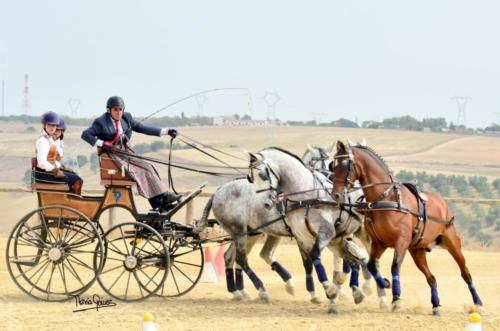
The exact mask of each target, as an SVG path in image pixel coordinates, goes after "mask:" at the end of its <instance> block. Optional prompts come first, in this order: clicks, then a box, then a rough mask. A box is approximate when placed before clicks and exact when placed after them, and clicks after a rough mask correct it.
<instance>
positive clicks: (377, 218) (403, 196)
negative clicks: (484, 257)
mask: <svg viewBox="0 0 500 331" xmlns="http://www.w3.org/2000/svg"><path fill="white" fill-rule="evenodd" d="M336 147H337V148H336V149H337V151H336V154H335V156H334V161H333V162H332V163H331V164H330V166H329V167H330V170H331V171H333V172H334V184H333V189H332V193H333V194H334V197H335V198H336V199H337V201H340V200H341V199H344V197H345V195H346V193H348V192H349V191H350V190H351V189H352V186H353V183H354V182H355V181H356V180H359V182H360V183H361V187H362V190H363V193H364V196H365V198H366V203H358V204H357V205H356V207H358V209H359V210H360V211H362V212H364V213H365V227H366V230H367V232H368V233H369V235H370V237H371V238H372V246H371V251H370V259H369V262H368V269H369V270H370V272H371V273H372V275H373V276H374V278H375V281H376V283H377V287H378V290H379V295H380V293H383V295H385V290H384V289H385V288H389V287H390V282H389V281H388V280H387V279H385V278H383V277H382V276H381V274H380V272H379V271H378V260H379V258H380V257H381V256H382V254H383V253H384V251H385V250H386V249H387V248H394V258H393V261H392V265H391V273H392V298H393V301H392V308H393V310H396V309H398V308H399V307H400V297H401V286H400V279H399V271H400V268H401V263H402V262H403V259H404V257H405V253H406V251H407V250H408V251H409V252H410V255H411V257H412V258H413V261H414V262H415V264H416V266H417V268H418V269H419V270H420V271H421V272H422V273H423V274H424V275H425V278H426V279H427V283H428V284H429V286H430V288H431V303H432V311H433V314H434V315H440V314H441V309H440V303H439V296H438V290H437V282H436V278H435V277H434V275H433V274H432V273H431V271H430V269H429V266H428V265H427V259H426V254H427V252H428V251H430V250H431V248H432V247H433V246H434V245H439V246H441V247H443V248H445V249H446V250H448V252H449V253H450V254H451V256H452V257H453V259H455V261H456V263H457V264H458V266H459V268H460V271H461V275H462V278H463V279H464V281H465V282H466V284H467V286H468V288H469V291H470V293H471V295H472V300H473V302H474V305H475V309H476V310H478V311H479V312H482V301H481V299H480V298H479V295H478V293H477V290H476V288H475V286H474V284H473V282H472V277H471V274H470V272H469V269H468V268H467V266H466V265H465V257H464V255H463V253H462V250H461V239H460V235H459V233H458V230H457V228H456V227H455V224H454V215H453V212H452V211H451V209H450V207H449V205H448V204H447V202H446V201H445V200H444V199H443V198H442V197H441V196H440V195H439V194H437V193H435V192H425V193H424V192H419V191H418V190H417V189H415V186H414V185H413V186H412V185H409V183H400V182H397V181H395V179H394V177H393V175H392V173H391V171H390V170H389V167H388V166H387V164H386V163H385V161H384V160H383V159H382V158H381V157H380V156H379V155H378V154H377V153H376V152H375V151H374V150H373V149H371V148H369V147H367V146H362V145H356V146H353V145H352V144H351V143H350V142H349V143H348V144H347V146H346V145H344V143H342V142H341V141H338V142H337V146H336Z"/></svg>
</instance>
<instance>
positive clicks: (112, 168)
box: [99, 153, 136, 186]
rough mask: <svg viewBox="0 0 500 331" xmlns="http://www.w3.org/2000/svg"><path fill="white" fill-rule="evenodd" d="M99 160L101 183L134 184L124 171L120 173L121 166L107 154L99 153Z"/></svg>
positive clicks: (115, 184)
mask: <svg viewBox="0 0 500 331" xmlns="http://www.w3.org/2000/svg"><path fill="white" fill-rule="evenodd" d="M99 162H100V165H101V170H100V172H101V184H102V185H113V186H133V185H135V184H136V183H135V181H134V180H133V179H132V178H131V177H130V175H129V174H128V173H127V172H126V171H125V173H123V174H122V169H121V167H120V166H119V165H118V164H117V162H116V161H114V160H113V159H111V157H110V156H109V154H107V153H101V154H100V158H99Z"/></svg>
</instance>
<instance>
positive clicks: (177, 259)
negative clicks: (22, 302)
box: [7, 153, 204, 301]
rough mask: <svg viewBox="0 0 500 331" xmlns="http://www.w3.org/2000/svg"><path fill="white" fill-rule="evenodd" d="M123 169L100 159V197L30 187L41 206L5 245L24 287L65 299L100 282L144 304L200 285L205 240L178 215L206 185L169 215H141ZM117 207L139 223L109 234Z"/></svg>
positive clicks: (55, 186) (51, 186) (58, 186)
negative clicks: (108, 218) (110, 213)
mask: <svg viewBox="0 0 500 331" xmlns="http://www.w3.org/2000/svg"><path fill="white" fill-rule="evenodd" d="M32 169H33V172H34V171H35V167H34V165H33V166H32ZM124 170H125V169H123V168H120V167H119V166H118V165H117V164H116V163H115V161H113V160H112V159H111V158H110V157H109V155H107V154H106V153H103V154H101V156H100V174H101V184H102V185H104V187H105V191H104V195H102V196H83V195H76V194H73V193H70V192H69V187H68V185H67V184H65V183H40V182H34V181H33V182H32V189H33V191H34V192H36V193H37V197H38V208H37V209H35V210H33V211H31V212H30V213H28V214H27V215H26V216H24V217H23V218H22V219H21V220H20V221H19V222H18V223H17V224H16V226H15V227H14V229H13V230H12V232H11V234H10V236H9V239H8V243H7V268H8V270H9V273H10V275H11V277H12V279H13V280H14V282H15V283H16V284H17V286H18V287H19V288H20V289H21V290H23V291H24V292H25V293H27V294H28V295H30V296H32V297H34V298H37V299H40V300H45V301H64V300H68V299H70V298H72V297H75V296H79V295H81V294H83V293H84V292H85V291H86V290H87V289H89V288H90V287H91V286H92V285H93V283H94V282H95V281H96V280H97V281H98V283H99V284H100V286H101V287H102V289H103V290H104V291H105V292H106V293H107V294H108V295H110V296H111V297H113V298H116V299H119V300H124V301H138V300H143V299H145V298H147V297H149V296H151V295H159V296H163V297H173V296H180V295H183V294H185V293H187V292H189V291H190V290H191V289H192V288H193V287H194V286H195V285H196V283H197V282H198V281H199V279H200V276H201V273H202V270H203V263H204V258H203V249H202V246H201V243H202V242H201V240H200V237H199V236H198V234H196V233H194V232H193V231H192V228H191V227H190V226H186V225H184V224H182V223H181V222H175V221H174V220H173V217H174V215H176V213H177V212H178V211H179V210H180V209H181V208H183V207H184V206H185V205H186V204H187V203H188V202H190V201H191V200H192V199H193V198H195V197H196V196H197V195H198V194H200V193H201V190H202V188H203V186H204V185H202V186H200V187H198V188H197V189H195V190H193V191H192V192H191V193H189V194H188V195H186V196H185V197H184V199H183V200H182V201H181V202H179V203H178V204H177V205H175V207H174V208H173V209H171V210H170V211H168V212H166V213H160V212H158V211H148V212H146V213H141V212H139V211H138V210H137V207H136V205H135V203H134V198H133V193H132V187H133V186H134V185H135V182H134V181H133V180H132V179H131V178H130V177H129V176H128V175H127V174H126V172H125V171H124ZM117 207H118V208H123V209H126V210H128V211H129V212H130V213H131V214H132V216H133V218H134V219H135V220H134V221H127V222H121V223H118V224H116V225H114V226H112V227H110V228H109V229H108V230H107V231H104V230H103V227H102V226H101V222H100V221H101V220H100V219H101V216H102V215H103V212H104V211H106V210H108V209H110V208H117Z"/></svg>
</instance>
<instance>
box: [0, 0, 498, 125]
mask: <svg viewBox="0 0 500 331" xmlns="http://www.w3.org/2000/svg"><path fill="white" fill-rule="evenodd" d="M499 17H500V1H481V0H478V1H459V0H449V1H440V0H426V1H422V0H420V1H411V2H410V1H401V0H397V1H396V0H395V1H373V0H362V1H354V0H353V1H332V0H330V1H305V0H304V1H273V0H262V1H261V0H252V1H234V0H232V1H230V0H228V1H210V0H203V1H123V0H121V1H102V0H101V1H94V0H86V1H68V0H65V1H50V0H44V1H22V0H16V1H7V0H0V80H4V81H5V112H6V114H20V113H21V112H22V107H21V105H22V96H23V94H22V92H23V80H24V74H25V73H28V74H29V79H30V88H31V90H30V101H31V110H30V113H31V114H41V113H42V112H44V111H46V110H55V111H58V112H61V113H63V114H70V107H69V106H68V100H69V99H70V98H78V99H80V100H81V105H80V107H79V109H78V114H79V115H80V116H96V115H99V114H101V113H102V112H103V111H104V105H105V102H106V99H107V97H108V96H110V95H113V94H118V95H121V96H122V97H123V98H124V99H125V102H126V106H127V110H129V111H131V112H132V113H133V114H135V115H148V114H150V113H151V112H153V111H154V110H156V109H158V108H160V107H162V106H164V105H166V104H168V103H170V102H173V101H175V100H177V99H180V98H182V97H184V96H186V95H189V94H191V93H194V92H197V91H200V90H205V89H210V88H216V87H246V88H248V89H249V90H250V91H251V95H252V104H253V110H252V113H251V115H252V116H253V117H254V118H265V116H266V105H265V103H264V101H263V99H262V96H263V95H264V92H265V91H266V90H270V91H274V90H276V91H277V93H278V94H279V95H280V96H281V98H282V100H281V101H280V102H279V103H278V104H277V105H276V115H277V117H279V118H281V119H300V120H310V119H312V118H313V115H312V113H326V114H327V115H326V116H324V118H323V120H324V121H332V120H335V119H338V118H340V117H345V118H348V119H351V120H354V119H356V118H357V119H358V120H359V122H360V123H361V121H364V120H381V119H383V118H387V117H392V116H401V115H406V114H410V115H412V116H414V117H417V118H418V119H422V118H423V117H445V118H446V119H447V120H448V121H454V122H456V120H457V105H456V103H455V102H454V101H453V100H451V99H450V98H451V97H453V96H470V97H471V98H472V99H471V100H470V101H469V103H468V104H467V108H466V120H467V126H471V127H478V126H481V127H484V126H486V125H489V124H491V123H492V122H495V121H496V120H497V117H496V115H495V114H494V113H500V95H499V91H500V42H499V35H500V19H499ZM203 111H204V113H205V114H207V115H217V114H231V113H240V114H243V113H246V112H248V97H247V94H246V93H245V92H244V91H221V92H217V93H211V94H209V95H207V101H206V103H205V107H204V110H203ZM181 112H185V113H186V114H187V115H194V114H197V113H198V112H199V110H198V107H197V103H196V100H195V99H191V100H188V101H185V102H183V103H181V104H179V105H178V106H175V107H172V108H169V109H168V111H165V112H163V113H161V115H168V114H170V115H173V114H177V115H178V114H180V113H181ZM498 118H499V119H500V114H499V115H498Z"/></svg>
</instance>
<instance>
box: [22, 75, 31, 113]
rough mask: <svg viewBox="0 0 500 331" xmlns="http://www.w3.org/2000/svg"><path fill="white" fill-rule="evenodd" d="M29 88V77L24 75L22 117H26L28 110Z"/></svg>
mask: <svg viewBox="0 0 500 331" xmlns="http://www.w3.org/2000/svg"><path fill="white" fill-rule="evenodd" d="M29 93H30V87H29V76H28V74H24V89H23V109H24V115H28V111H29V110H30V107H31V105H30V99H29Z"/></svg>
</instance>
